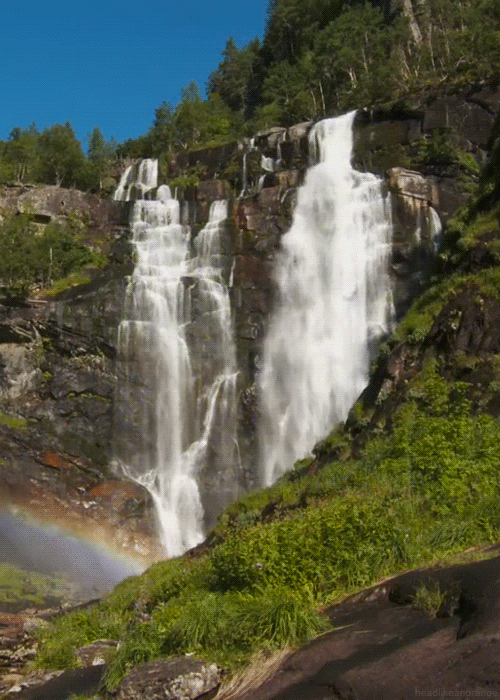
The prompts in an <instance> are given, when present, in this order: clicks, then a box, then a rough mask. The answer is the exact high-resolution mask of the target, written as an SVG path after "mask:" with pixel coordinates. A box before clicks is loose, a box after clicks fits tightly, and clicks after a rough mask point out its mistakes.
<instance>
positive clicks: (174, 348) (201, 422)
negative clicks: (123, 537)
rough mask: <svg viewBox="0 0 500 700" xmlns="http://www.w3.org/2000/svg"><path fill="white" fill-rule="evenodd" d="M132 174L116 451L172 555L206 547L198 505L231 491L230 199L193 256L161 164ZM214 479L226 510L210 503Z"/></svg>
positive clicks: (128, 178)
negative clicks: (132, 257)
mask: <svg viewBox="0 0 500 700" xmlns="http://www.w3.org/2000/svg"><path fill="white" fill-rule="evenodd" d="M135 172H136V176H135V178H133V175H132V173H131V172H126V173H125V174H124V177H123V178H122V180H123V182H121V183H120V185H119V187H118V189H117V192H116V194H115V198H119V199H127V198H128V197H130V196H131V195H133V193H138V194H139V195H140V197H141V198H140V199H139V200H138V201H135V202H134V204H133V210H132V217H131V230H132V243H133V246H134V248H135V252H136V257H137V263H136V267H135V270H134V273H133V275H132V277H131V280H130V283H129V286H128V290H127V299H126V309H125V320H123V321H122V323H121V324H120V326H119V334H118V349H119V365H118V366H119V370H120V372H121V377H120V379H119V383H118V390H117V401H116V409H115V423H116V427H115V435H116V439H115V452H116V458H117V462H118V463H119V465H120V466H121V469H122V470H123V472H124V473H125V474H126V475H127V476H129V477H130V478H131V479H133V480H134V481H136V482H138V483H140V484H142V485H143V486H145V487H146V488H147V489H148V491H149V492H150V493H151V495H152V497H153V500H154V503H155V506H156V511H157V514H158V520H159V523H160V526H161V536H162V542H163V545H164V547H165V550H166V552H167V554H168V556H174V555H177V554H180V553H182V552H183V551H185V550H186V549H188V548H190V547H192V546H194V545H196V544H198V543H199V542H200V541H201V540H202V539H203V524H204V523H203V520H204V508H203V506H205V511H207V509H208V511H210V510H213V511H214V512H215V511H218V510H220V508H221V505H224V504H225V503H227V500H229V498H231V497H234V496H235V495H236V488H237V486H236V484H235V480H236V479H235V477H234V464H235V459H234V457H235V453H236V437H235V436H236V408H235V406H236V400H235V399H236V397H235V385H236V361H235V352H234V343H233V333H232V328H231V314H230V307H229V298H228V292H227V287H226V285H225V284H224V281H223V264H224V259H223V256H222V254H221V242H220V237H221V230H222V225H223V222H224V220H225V219H226V217H227V203H226V202H215V203H214V204H213V205H212V208H211V211H210V220H209V223H208V224H207V226H206V227H205V228H204V229H202V230H201V231H200V233H199V234H198V236H197V237H196V239H195V241H194V247H195V255H194V256H193V255H191V245H190V230H189V227H186V226H182V225H181V224H180V212H179V202H178V201H177V200H175V199H172V198H171V196H170V190H169V189H168V187H167V186H165V185H163V186H161V187H159V188H158V189H156V175H157V165H156V161H151V160H146V161H142V162H141V164H140V167H139V168H137V167H136V168H135ZM153 196H156V199H152V197H153ZM144 197H148V199H147V200H146V199H145V198H144ZM219 478H220V480H221V488H220V489H219V490H218V495H217V498H218V499H219V500H221V499H222V501H223V503H222V504H221V503H215V504H213V503H211V492H213V484H212V482H215V481H217V482H218V480H219ZM202 483H203V484H204V486H202V485H201V484H202ZM221 492H222V493H221ZM212 500H213V499H212ZM202 504H203V505H202ZM209 515H210V514H209ZM206 518H207V513H206V512H205V519H206Z"/></svg>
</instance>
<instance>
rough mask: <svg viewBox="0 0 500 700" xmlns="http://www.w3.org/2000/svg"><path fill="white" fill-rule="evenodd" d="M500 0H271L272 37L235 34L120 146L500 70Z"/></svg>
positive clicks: (178, 143) (162, 148) (164, 149)
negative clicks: (240, 38) (244, 39)
mask: <svg viewBox="0 0 500 700" xmlns="http://www.w3.org/2000/svg"><path fill="white" fill-rule="evenodd" d="M499 34H500V0H453V2H451V1H450V0H370V1H369V0H270V2H269V5H268V11H267V21H266V28H265V33H264V38H263V41H262V43H260V42H259V40H258V39H257V38H256V39H253V40H252V41H250V42H249V44H247V45H246V46H244V47H242V48H238V46H237V45H236V43H235V42H234V40H233V39H232V38H230V39H228V41H227V43H226V46H225V48H224V50H223V51H222V61H221V62H220V64H219V66H218V67H217V68H216V69H215V70H214V71H213V72H212V73H211V75H210V77H209V80H208V84H207V86H206V87H207V95H208V97H207V99H202V97H201V95H200V92H199V89H198V87H197V85H196V84H195V83H191V85H189V86H188V87H187V88H186V89H185V90H184V91H183V93H182V98H181V101H180V102H179V104H178V105H177V107H176V108H174V107H172V105H170V104H168V103H166V102H164V103H163V104H162V105H161V106H160V107H159V108H158V109H157V110H156V116H155V120H154V122H153V124H152V126H151V128H150V129H149V131H148V132H147V133H146V134H145V135H144V136H143V137H141V138H139V139H135V140H130V141H127V142H125V143H124V144H122V145H121V146H120V147H119V152H120V153H121V154H122V155H133V156H158V155H161V154H164V153H170V152H175V151H178V150H181V149H189V148H191V149H193V148H196V147H200V146H205V145H210V144H212V143H216V142H220V141H223V140H228V139H230V138H237V137H241V136H244V135H251V134H252V133H256V132H257V131H259V130H261V129H266V128H269V127H271V126H289V125H291V124H294V123H298V122H301V121H305V120H311V119H318V118H322V117H325V116H329V115H333V114H339V113H342V112H344V111H347V110H349V109H353V108H355V107H360V106H374V105H377V104H386V103H388V102H394V101H398V100H404V99H405V97H406V96H408V95H411V94H415V93H418V92H419V91H432V90H436V89H442V88H443V87H445V88H450V87H456V86H457V85H460V84H467V83H469V84H470V83H471V82H475V81H479V80H487V79H490V78H494V77H497V76H498V75H499V74H500V42H499V41H498V37H499Z"/></svg>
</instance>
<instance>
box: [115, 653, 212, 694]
mask: <svg viewBox="0 0 500 700" xmlns="http://www.w3.org/2000/svg"><path fill="white" fill-rule="evenodd" d="M220 678H221V672H220V669H218V668H217V666H216V665H215V664H209V663H206V662H204V661H200V660H199V659H193V658H189V657H181V658H170V659H164V660H162V661H152V662H150V663H147V664H142V665H141V666H136V668H134V669H133V670H132V671H131V673H129V674H128V676H126V677H125V678H124V679H123V680H122V682H121V683H120V685H119V686H118V690H117V700H194V699H195V698H199V697H200V695H203V694H204V693H208V692H209V691H210V690H214V689H215V688H217V686H218V685H219V683H220Z"/></svg>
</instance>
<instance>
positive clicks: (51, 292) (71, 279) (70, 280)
mask: <svg viewBox="0 0 500 700" xmlns="http://www.w3.org/2000/svg"><path fill="white" fill-rule="evenodd" d="M90 282H91V277H90V275H89V274H88V272H72V273H71V274H70V275H68V276H67V277H63V278H62V279H60V280H57V281H56V282H54V284H53V285H52V286H51V287H49V288H48V289H46V290H45V294H46V295H47V296H55V295H56V294H60V293H61V292H65V291H66V290H67V289H71V287H78V286H80V285H81V284H90Z"/></svg>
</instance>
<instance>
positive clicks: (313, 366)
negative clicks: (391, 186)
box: [259, 112, 392, 484]
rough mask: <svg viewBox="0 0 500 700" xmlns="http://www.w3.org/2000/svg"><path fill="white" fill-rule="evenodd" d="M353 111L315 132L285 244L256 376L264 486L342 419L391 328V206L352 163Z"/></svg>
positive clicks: (375, 184)
mask: <svg viewBox="0 0 500 700" xmlns="http://www.w3.org/2000/svg"><path fill="white" fill-rule="evenodd" d="M354 115H355V113H354V112H352V113H350V114H347V115H345V116H343V117H339V118H336V119H326V120H324V121H321V122H319V123H318V124H316V125H315V127H313V129H312V130H311V132H310V135H309V144H310V152H311V153H313V154H316V156H317V160H318V161H319V162H317V163H316V164H315V165H313V166H312V167H311V168H310V169H309V170H308V172H307V175H306V179H305V183H304V185H303V187H301V188H300V190H299V192H298V201H297V206H296V208H295V211H294V215H293V223H292V226H291V228H290V230H289V231H288V233H286V234H285V235H284V236H283V238H282V240H281V251H280V253H279V256H278V260H277V265H276V272H275V277H276V282H277V285H278V289H279V301H278V305H277V308H276V311H275V313H274V316H273V317H272V319H271V322H270V326H269V330H268V333H267V336H266V338H265V341H264V350H263V361H262V370H261V373H260V378H259V397H260V404H261V422H260V444H261V467H262V480H263V482H264V483H265V484H271V483H272V482H273V481H275V480H276V479H277V478H278V477H279V476H280V475H281V474H282V473H283V472H284V471H286V470H288V469H290V468H291V467H292V466H293V464H294V462H295V461H296V460H297V459H300V458H302V457H304V456H306V455H307V454H308V453H309V452H310V451H311V449H312V448H313V446H314V444H315V443H316V442H317V441H318V440H319V439H320V438H322V437H324V436H325V435H326V434H327V433H328V432H329V431H330V430H331V429H332V428H333V427H334V426H335V424H337V423H339V422H340V421H344V420H345V419H346V417H347V414H348V411H349V409H350V408H351V406H352V405H353V403H354V401H355V400H356V398H357V397H358V396H359V394H360V393H361V391H362V390H363V388H364V387H365V386H366V383H367V379H368V368H369V358H370V348H371V347H372V345H373V343H375V342H376V341H377V340H378V339H379V338H380V337H381V336H382V335H383V334H384V333H386V332H387V329H388V325H389V322H390V317H391V308H392V305H391V292H390V282H389V277H388V272H387V267H388V264H387V260H388V254H389V247H390V245H389V244H390V239H391V224H390V218H391V217H390V208H389V205H388V204H389V203H388V201H387V200H386V199H385V198H384V196H383V193H382V187H381V185H382V182H381V180H379V179H378V178H376V177H375V176H374V175H371V174H369V173H360V172H357V171H355V170H353V168H352V166H351V153H352V142H353V139H352V124H353V119H354Z"/></svg>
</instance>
